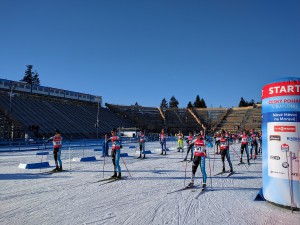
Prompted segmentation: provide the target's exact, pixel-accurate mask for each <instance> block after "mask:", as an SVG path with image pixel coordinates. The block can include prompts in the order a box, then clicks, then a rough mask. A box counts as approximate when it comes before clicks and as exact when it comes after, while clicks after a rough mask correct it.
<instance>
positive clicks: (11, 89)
mask: <svg viewBox="0 0 300 225" xmlns="http://www.w3.org/2000/svg"><path fill="white" fill-rule="evenodd" d="M13 89H15V86H14V84H13V83H12V84H11V86H10V93H9V114H11V98H12V97H13V95H14V94H13Z"/></svg>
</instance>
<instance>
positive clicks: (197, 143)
mask: <svg viewBox="0 0 300 225" xmlns="http://www.w3.org/2000/svg"><path fill="white" fill-rule="evenodd" d="M193 144H194V160H193V165H192V178H191V182H190V183H189V184H188V187H192V186H194V179H195V174H196V171H197V168H198V166H199V164H200V168H201V172H202V176H203V179H202V187H203V188H205V187H206V178H207V175H206V171H205V157H206V145H205V144H206V143H205V139H204V137H203V136H202V135H201V134H200V133H197V134H196V139H195V140H193Z"/></svg>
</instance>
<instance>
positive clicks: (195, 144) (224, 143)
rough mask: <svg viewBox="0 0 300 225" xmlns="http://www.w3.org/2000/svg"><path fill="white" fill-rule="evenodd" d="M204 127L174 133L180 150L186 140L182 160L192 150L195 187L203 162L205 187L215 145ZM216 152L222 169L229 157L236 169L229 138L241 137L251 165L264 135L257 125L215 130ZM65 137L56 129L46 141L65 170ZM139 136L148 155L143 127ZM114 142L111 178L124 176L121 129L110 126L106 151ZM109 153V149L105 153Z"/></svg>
mask: <svg viewBox="0 0 300 225" xmlns="http://www.w3.org/2000/svg"><path fill="white" fill-rule="evenodd" d="M202 128H203V130H201V131H199V132H194V133H192V132H189V136H188V137H184V135H183V133H182V132H181V131H179V132H178V133H177V134H175V137H177V139H178V148H177V152H180V151H182V152H184V141H186V143H187V153H186V156H185V158H184V160H183V161H187V158H188V155H189V153H190V152H191V156H190V161H192V162H193V164H192V176H191V181H190V183H189V184H188V187H192V186H193V185H194V178H195V174H196V171H197V168H198V166H199V165H200V169H201V172H202V177H203V182H202V186H203V188H205V187H206V179H207V175H206V171H205V158H206V157H207V151H206V147H207V146H210V147H212V146H213V145H212V143H211V140H209V139H208V138H206V136H205V131H206V128H205V127H204V126H202ZM166 138H167V136H166V134H165V130H164V129H162V130H161V132H160V134H159V142H160V145H161V153H160V155H166V154H167V147H166ZM213 139H214V142H215V147H216V152H215V154H220V155H221V159H222V163H223V168H222V172H225V171H226V170H225V158H226V159H227V162H228V164H229V167H230V170H229V172H230V173H233V166H232V162H231V160H230V154H229V146H230V145H229V142H230V140H236V139H238V140H239V141H240V143H241V148H240V163H243V153H244V151H245V152H246V155H247V163H248V165H250V159H252V150H253V148H254V155H253V159H256V156H257V154H258V143H259V142H260V140H261V135H260V134H259V133H258V132H255V130H254V129H252V130H251V131H250V132H249V131H247V130H243V131H242V132H241V133H239V134H237V135H232V134H230V133H229V132H226V131H225V130H222V131H221V132H216V133H215V135H214V137H213ZM62 140H63V138H62V137H61V135H60V131H59V130H56V132H55V135H54V136H53V137H51V138H49V139H48V141H47V143H48V142H50V141H52V142H53V156H54V161H55V165H56V167H55V169H54V171H62V161H61V159H60V155H61V150H60V148H61V146H62ZM137 140H138V143H139V150H140V155H139V157H138V158H144V159H145V158H146V153H145V141H146V137H145V134H144V132H143V131H142V130H141V131H140V132H139V134H138V136H137ZM109 142H111V143H112V145H111V157H112V163H113V166H114V174H113V175H112V178H121V177H122V175H121V166H120V149H121V148H122V142H121V137H120V136H119V135H118V130H117V129H116V128H113V129H112V130H111V137H110V138H108V136H107V135H105V145H104V146H105V152H107V150H108V149H106V148H108V143H109ZM249 143H250V144H251V150H250V155H249V151H248V144H249ZM105 154H106V153H105Z"/></svg>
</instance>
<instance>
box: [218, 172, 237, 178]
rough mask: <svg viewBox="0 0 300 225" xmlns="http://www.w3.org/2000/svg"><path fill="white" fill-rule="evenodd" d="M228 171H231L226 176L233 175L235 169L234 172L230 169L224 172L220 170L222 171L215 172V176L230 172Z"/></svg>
mask: <svg viewBox="0 0 300 225" xmlns="http://www.w3.org/2000/svg"><path fill="white" fill-rule="evenodd" d="M228 172H229V174H227V176H226V177H230V176H231V175H233V174H234V171H232V172H230V171H222V172H220V173H217V174H215V176H218V175H222V174H226V173H228Z"/></svg>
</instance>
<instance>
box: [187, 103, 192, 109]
mask: <svg viewBox="0 0 300 225" xmlns="http://www.w3.org/2000/svg"><path fill="white" fill-rule="evenodd" d="M187 108H188V109H191V108H193V104H192V103H191V101H189V103H188V105H187Z"/></svg>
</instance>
